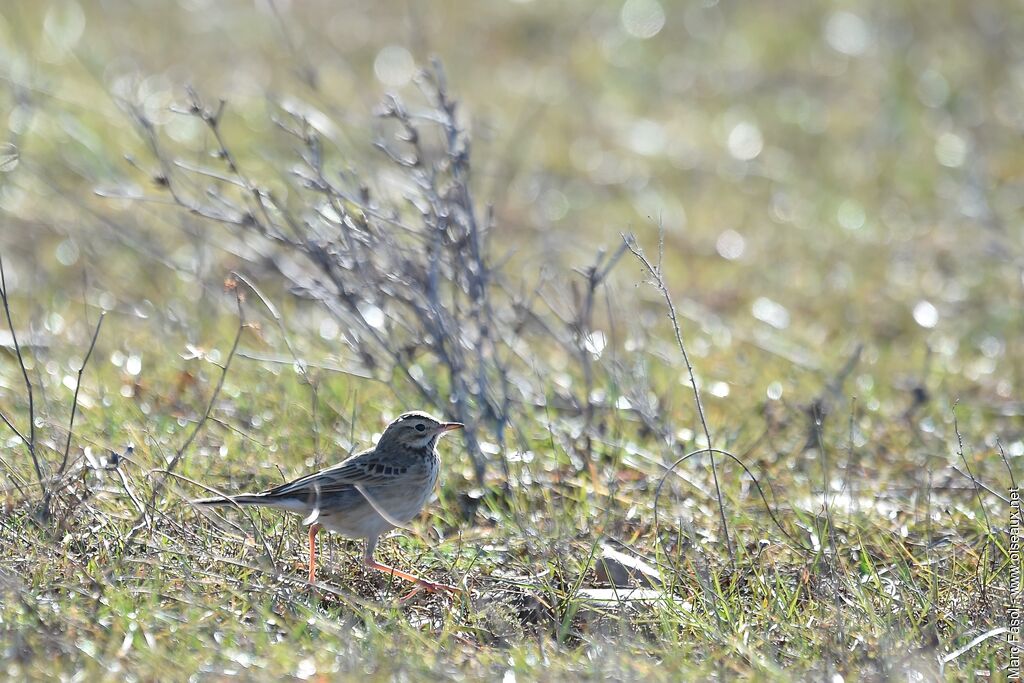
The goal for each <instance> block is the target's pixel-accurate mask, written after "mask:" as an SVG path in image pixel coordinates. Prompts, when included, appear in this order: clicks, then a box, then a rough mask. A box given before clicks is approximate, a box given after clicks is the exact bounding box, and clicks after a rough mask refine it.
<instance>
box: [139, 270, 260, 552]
mask: <svg viewBox="0 0 1024 683" xmlns="http://www.w3.org/2000/svg"><path fill="white" fill-rule="evenodd" d="M234 292H235V301H236V303H237V305H238V330H237V331H236V332H235V341H234V342H233V343H232V344H231V351H229V352H228V357H227V360H225V361H224V366H223V368H222V369H221V373H220V379H219V380H218V381H217V386H216V387H214V389H213V393H212V394H211V395H210V400H209V401H208V402H207V404H206V411H205V412H204V413H203V417H202V418H201V419H200V420H199V421H198V422H197V423H196V425H195V427H194V428H193V429H192V432H191V433H190V434H189V435H188V438H187V439H185V442H184V443H183V444H182V445H181V447H180V448H178V450H177V451H176V452H175V454H174V457H173V458H171V460H170V462H169V463H167V467H166V468H165V469H164V470H163V472H164V476H163V477H162V478H161V479H160V481H159V482H157V484H156V486H154V487H153V491H152V493H151V494H150V496H149V501H148V503H147V505H146V508H145V510H143V512H142V513H141V514H140V515H139V516H138V517H137V518H136V519H135V523H134V524H133V525H132V530H131V531H130V532H129V533H128V536H127V538H125V540H124V543H123V545H122V547H121V550H122V553H123V552H125V551H127V549H128V548H129V547H130V546H131V544H132V542H133V541H134V540H135V537H136V536H137V535H138V533H139V531H141V530H142V528H143V526H144V523H145V521H146V517H147V511H148V510H149V509H150V508H152V507H153V505H154V504H155V503H156V499H157V498H158V497H159V496H160V494H161V493H163V490H164V488H165V487H166V485H167V479H168V478H169V477H170V476H171V475H172V474H173V472H174V470H175V468H176V467H177V466H178V463H179V462H180V461H181V458H182V457H183V456H184V455H185V451H187V450H188V449H189V447H190V446H191V445H192V442H193V441H195V439H196V437H197V436H199V432H200V431H202V429H203V426H204V425H205V424H206V422H207V421H208V420H209V419H210V413H211V412H213V406H214V404H215V403H216V402H217V397H218V396H220V392H221V389H222V388H223V387H224V380H225V379H226V378H227V376H228V369H229V368H230V367H231V360H232V359H233V358H234V357H235V352H236V351H237V350H238V343H239V341H241V339H242V332H243V330H245V325H246V323H245V309H244V308H243V307H242V295H241V293H240V292H239V291H238V290H237V288H236V289H235V290H234ZM122 557H123V555H122Z"/></svg>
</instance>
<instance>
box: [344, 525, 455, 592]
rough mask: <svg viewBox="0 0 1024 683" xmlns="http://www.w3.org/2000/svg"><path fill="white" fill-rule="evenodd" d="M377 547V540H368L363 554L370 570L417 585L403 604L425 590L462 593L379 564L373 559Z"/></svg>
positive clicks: (442, 584) (364, 561)
mask: <svg viewBox="0 0 1024 683" xmlns="http://www.w3.org/2000/svg"><path fill="white" fill-rule="evenodd" d="M376 546H377V539H375V538H374V539H369V540H367V543H366V552H365V553H364V554H363V563H364V564H365V565H366V566H367V567H369V568H370V569H376V570H378V571H382V572H385V573H387V574H390V575H391V576H397V577H398V578H400V579H404V580H406V581H409V582H411V583H414V584H416V587H415V588H413V589H412V591H411V592H410V593H409V594H408V595H406V596H405V597H404V598H402V602H405V601H406V600H408V599H409V598H411V597H412V596H413V595H415V594H416V593H419V592H420V591H421V590H425V591H427V592H428V593H437V592H439V591H448V592H449V593H461V592H462V589H461V588H456V587H455V586H449V585H448V584H446V583H434V582H433V581H427V580H426V579H421V578H420V577H418V576H414V575H413V574H409V573H407V572H403V571H402V570H401V569H395V568H394V567H389V566H387V565H386V564H381V563H380V562H377V560H375V559H373V550H374V548H375V547H376Z"/></svg>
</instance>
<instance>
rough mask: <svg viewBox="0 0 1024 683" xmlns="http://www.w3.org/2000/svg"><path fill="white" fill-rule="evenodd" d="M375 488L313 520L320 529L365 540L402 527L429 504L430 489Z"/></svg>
mask: <svg viewBox="0 0 1024 683" xmlns="http://www.w3.org/2000/svg"><path fill="white" fill-rule="evenodd" d="M412 488H414V489H415V490H411V487H408V486H375V487H365V488H364V489H363V491H361V492H360V491H357V490H353V491H352V492H351V493H350V494H349V495H347V496H346V498H350V504H349V505H347V506H345V509H338V510H336V511H326V510H321V511H320V514H319V515H318V516H317V518H316V520H315V521H316V522H317V523H318V524H322V525H323V526H324V528H326V529H328V530H330V531H333V532H335V533H338V534H341V535H342V536H348V537H350V538H369V537H373V536H379V535H381V534H383V533H384V532H386V531H388V530H390V529H393V528H395V527H396V526H404V525H405V524H407V523H408V522H409V521H411V520H412V519H414V518H415V517H416V516H417V515H418V514H419V513H420V511H421V510H422V509H423V506H424V505H426V504H427V502H429V501H430V498H431V496H432V495H433V491H434V486H433V482H432V481H431V482H430V486H417V487H412Z"/></svg>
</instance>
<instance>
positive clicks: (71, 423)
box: [57, 313, 106, 477]
mask: <svg viewBox="0 0 1024 683" xmlns="http://www.w3.org/2000/svg"><path fill="white" fill-rule="evenodd" d="M105 315H106V313H100V319H99V320H98V321H97V322H96V329H95V330H93V333H92V340H91V341H90V342H89V350H88V351H86V352H85V358H84V359H82V365H81V366H80V367H79V368H78V379H77V380H76V382H75V395H74V397H73V398H72V399H71V419H70V420H69V421H68V439H67V442H66V443H65V444H64V457H63V458H61V461H60V467H58V468H57V476H58V477H59V476H60V475H62V474H64V470H65V469H66V468H67V466H68V453H69V452H70V451H71V437H72V436H73V435H74V429H75V414H76V413H77V412H78V392H79V390H80V389H81V388H82V373H83V372H85V366H86V365H88V364H89V358H90V357H91V356H92V350H93V349H94V348H96V339H97V338H98V337H99V336H100V327H102V326H103V318H104V316H105Z"/></svg>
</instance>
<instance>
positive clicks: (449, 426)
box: [440, 422, 466, 434]
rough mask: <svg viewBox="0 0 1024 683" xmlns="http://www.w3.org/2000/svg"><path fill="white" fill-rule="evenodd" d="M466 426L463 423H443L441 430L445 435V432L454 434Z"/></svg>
mask: <svg viewBox="0 0 1024 683" xmlns="http://www.w3.org/2000/svg"><path fill="white" fill-rule="evenodd" d="M465 426H466V425H464V424H462V423H461V422H442V423H441V427H440V429H441V433H442V434H444V433H445V432H452V431H455V430H456V429H462V428H463V427H465Z"/></svg>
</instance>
